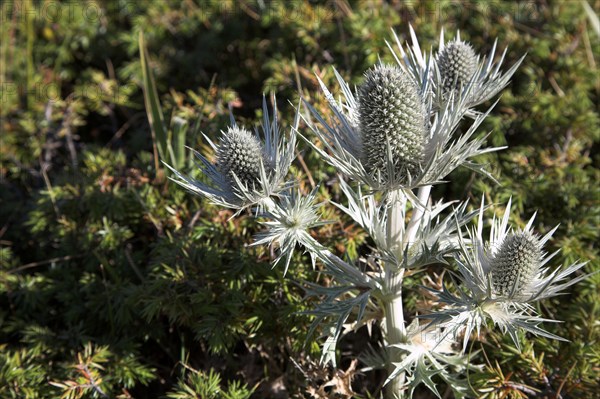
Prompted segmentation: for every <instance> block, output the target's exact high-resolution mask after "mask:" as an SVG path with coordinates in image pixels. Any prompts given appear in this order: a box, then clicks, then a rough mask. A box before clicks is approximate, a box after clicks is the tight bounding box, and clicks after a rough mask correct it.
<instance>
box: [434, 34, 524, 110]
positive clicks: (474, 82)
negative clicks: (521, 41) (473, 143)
mask: <svg viewBox="0 0 600 399" xmlns="http://www.w3.org/2000/svg"><path fill="white" fill-rule="evenodd" d="M496 46H497V40H496V41H494V45H493V46H492V49H491V51H490V52H489V54H488V55H487V56H486V57H483V59H482V60H481V62H480V57H479V56H478V55H477V54H476V52H475V50H473V47H472V46H471V45H470V44H469V43H468V42H465V41H462V40H461V38H460V32H457V34H456V38H455V39H454V40H451V41H449V42H445V41H444V31H443V30H442V32H441V34H440V44H439V49H438V53H437V57H436V73H435V74H433V77H434V80H433V87H434V95H435V97H436V103H437V104H438V106H440V107H441V106H443V104H444V102H445V101H456V99H457V98H460V97H465V105H466V106H467V107H468V108H473V107H475V106H477V105H479V104H481V103H483V102H485V101H488V100H490V99H491V98H492V97H494V96H495V95H496V94H498V93H499V92H500V91H501V90H502V89H504V88H505V87H506V85H508V83H509V81H510V78H511V76H512V75H513V74H514V73H515V72H516V70H517V68H518V67H519V65H520V64H521V62H522V61H523V59H524V58H525V56H523V57H521V58H520V59H519V60H518V61H517V62H515V64H514V65H512V66H511V67H510V69H509V70H508V71H506V73H502V72H500V67H501V66H502V63H503V62H504V57H505V55H506V51H507V49H505V50H504V52H503V53H502V55H501V57H500V60H499V61H498V62H497V63H496V62H494V58H495V56H496ZM467 114H468V115H474V113H472V112H468V113H467Z"/></svg>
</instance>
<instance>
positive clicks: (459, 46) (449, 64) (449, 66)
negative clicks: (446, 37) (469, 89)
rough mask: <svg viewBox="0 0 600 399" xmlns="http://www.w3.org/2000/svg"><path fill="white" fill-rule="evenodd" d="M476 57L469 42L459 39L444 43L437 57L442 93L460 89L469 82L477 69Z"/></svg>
mask: <svg viewBox="0 0 600 399" xmlns="http://www.w3.org/2000/svg"><path fill="white" fill-rule="evenodd" d="M478 58H479V57H477V54H475V50H473V47H471V45H470V44H469V43H466V42H463V41H460V40H453V41H451V42H448V43H446V45H445V46H444V49H443V50H441V51H440V52H439V55H438V59H437V64H438V68H439V71H440V75H441V83H442V84H441V86H442V90H443V94H444V95H446V94H447V93H450V92H452V91H453V90H460V89H461V88H462V87H465V86H467V85H468V84H469V83H470V82H471V80H472V79H473V75H474V74H475V71H476V70H477V64H478V61H479V60H478Z"/></svg>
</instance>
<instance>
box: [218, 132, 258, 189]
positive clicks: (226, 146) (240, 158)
mask: <svg viewBox="0 0 600 399" xmlns="http://www.w3.org/2000/svg"><path fill="white" fill-rule="evenodd" d="M263 158H264V156H263V149H262V146H261V144H260V142H259V141H258V138H257V137H256V136H255V135H253V134H252V133H250V132H249V131H248V130H246V129H244V128H240V127H238V126H234V127H229V128H228V129H227V132H223V135H222V136H221V140H220V143H219V146H218V147H217V168H218V169H219V170H220V171H221V173H222V174H223V175H225V176H227V178H228V179H229V183H230V184H233V185H235V177H237V178H238V179H239V181H240V182H241V183H242V184H243V185H244V186H246V187H252V186H254V185H255V184H256V183H257V182H258V180H259V178H260V163H261V161H262V159H263Z"/></svg>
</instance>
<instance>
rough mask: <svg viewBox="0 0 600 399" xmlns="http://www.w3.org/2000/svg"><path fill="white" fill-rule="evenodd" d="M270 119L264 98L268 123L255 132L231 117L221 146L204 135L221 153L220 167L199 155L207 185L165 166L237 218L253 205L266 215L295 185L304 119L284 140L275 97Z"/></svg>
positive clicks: (184, 184) (178, 179)
mask: <svg viewBox="0 0 600 399" xmlns="http://www.w3.org/2000/svg"><path fill="white" fill-rule="evenodd" d="M270 115H271V114H270V112H269V109H268V106H267V99H266V97H263V121H262V123H261V126H260V128H257V129H256V130H255V131H254V132H253V133H251V132H250V131H249V130H246V129H244V128H241V127H239V126H238V125H237V124H236V123H235V119H234V118H233V115H231V125H230V127H229V128H228V129H227V130H226V131H221V137H220V139H219V142H218V143H216V144H215V143H214V142H213V141H212V140H211V139H210V138H209V137H208V136H206V135H204V138H205V139H206V141H207V142H208V144H209V145H210V147H211V148H212V149H213V150H214V152H215V155H216V162H214V163H213V162H212V161H211V160H209V159H208V158H207V157H205V156H204V155H202V154H201V153H199V152H197V151H194V155H195V156H196V157H197V158H198V159H199V160H200V163H199V164H198V167H199V169H200V170H199V172H200V174H202V175H204V177H206V180H205V181H202V180H196V179H194V178H192V177H190V176H186V175H185V174H183V173H181V172H180V171H178V170H177V169H175V168H173V167H172V166H170V165H168V164H165V165H166V166H167V167H168V168H169V169H170V170H171V171H172V172H173V174H174V177H173V178H172V180H173V181H175V182H176V183H177V184H179V185H181V186H182V187H184V188H186V189H188V190H189V191H191V192H192V193H194V194H197V195H201V196H203V197H206V198H208V199H209V200H210V201H211V202H212V203H214V204H216V205H219V206H225V207H227V208H231V209H235V210H236V211H237V212H236V214H238V213H239V212H241V211H243V210H244V209H247V208H249V207H252V206H256V209H257V210H258V211H262V210H263V209H264V208H265V206H267V205H268V204H269V203H270V202H271V197H272V196H276V195H278V194H279V193H280V192H281V191H283V190H287V189H288V188H289V187H291V185H292V184H293V182H292V181H289V180H287V174H288V171H289V168H290V165H291V163H292V161H293V160H294V156H295V155H294V154H295V151H296V132H297V128H298V123H299V120H300V117H299V116H298V115H296V118H295V119H294V125H293V126H292V127H291V134H289V135H283V134H282V132H281V129H280V126H279V117H278V112H277V103H276V101H275V97H273V113H272V118H271V116H270Z"/></svg>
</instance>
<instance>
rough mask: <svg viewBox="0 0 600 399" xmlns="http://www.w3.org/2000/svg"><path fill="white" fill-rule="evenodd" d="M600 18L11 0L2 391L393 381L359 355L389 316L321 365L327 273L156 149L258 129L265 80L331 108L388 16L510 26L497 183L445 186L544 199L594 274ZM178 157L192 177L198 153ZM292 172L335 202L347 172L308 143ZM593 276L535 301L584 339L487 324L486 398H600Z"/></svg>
mask: <svg viewBox="0 0 600 399" xmlns="http://www.w3.org/2000/svg"><path fill="white" fill-rule="evenodd" d="M599 9H600V2H599V1H590V2H589V3H586V2H581V1H567V0H564V1H560V0H556V1H550V0H545V1H536V2H533V1H518V2H517V1H515V2H513V1H509V2H499V1H492V2H488V1H483V0H482V1H464V2H457V1H445V0H441V1H406V2H405V1H394V0H389V1H384V0H368V1H348V0H329V1H308V0H289V1H284V0H271V1H268V0H256V1H254V0H240V1H230V0H221V1H218V0H215V1H202V0H184V1H137V0H115V1H68V0H65V1H55V0H21V1H10V0H8V1H2V2H1V6H0V31H1V49H0V107H1V123H0V132H1V136H0V305H1V306H0V398H58V397H66V398H104V397H107V398H117V397H118V398H159V397H169V398H202V399H207V398H209V399H210V398H248V397H255V398H291V397H315V398H335V397H350V396H352V395H354V396H356V397H365V398H366V397H378V395H379V389H380V388H381V384H382V383H383V381H384V379H385V375H384V374H383V373H382V372H376V371H372V372H361V373H359V372H355V371H353V368H352V367H353V365H352V364H351V360H352V359H353V358H355V357H356V356H358V355H359V354H360V353H361V351H363V350H365V349H366V348H367V346H368V345H369V344H373V345H374V344H376V343H377V342H378V340H380V339H381V337H380V333H379V330H378V328H377V327H376V326H375V327H374V330H373V335H372V336H369V335H368V334H367V333H366V331H365V329H361V330H359V331H358V332H356V333H350V334H348V335H347V336H346V337H345V338H344V339H343V341H342V343H341V345H340V356H341V362H340V364H339V370H334V369H331V368H328V367H324V366H322V365H320V364H319V363H318V358H319V345H318V341H314V340H309V341H308V342H307V341H306V339H305V338H306V330H307V328H306V326H307V325H308V324H309V323H310V318H309V317H308V316H306V315H303V314H302V313H301V312H302V311H303V310H306V309H310V307H311V304H310V303H309V302H307V301H305V300H303V295H304V292H303V290H302V288H301V286H299V285H297V284H294V283H293V282H292V280H294V279H295V280H307V281H314V280H319V281H320V282H321V283H323V284H327V283H328V281H327V280H324V278H323V277H322V276H320V275H319V274H318V271H317V272H314V271H312V268H311V266H310V261H309V259H308V258H307V256H306V255H302V254H298V255H297V256H296V257H295V258H294V261H293V264H292V267H291V268H290V272H289V273H288V275H287V276H286V278H284V277H283V271H282V270H280V269H277V268H276V269H272V268H271V266H270V260H271V259H272V254H270V253H269V251H268V250H266V249H263V248H254V247H252V248H249V247H246V246H245V243H250V242H251V241H252V235H253V234H254V233H256V232H257V231H259V230H260V225H259V224H258V223H257V222H256V221H255V220H254V219H253V218H252V217H248V216H241V217H239V218H236V219H232V220H230V219H229V217H230V216H231V212H230V211H227V210H222V209H218V208H216V207H214V206H211V205H210V204H208V203H207V202H206V201H204V200H202V199H199V198H195V197H193V196H192V195H190V194H188V193H186V192H184V191H183V190H182V189H180V188H178V187H176V186H175V185H174V184H173V183H171V182H169V181H168V180H167V178H166V177H167V176H168V174H167V172H166V171H165V170H164V167H163V166H162V165H161V164H160V162H159V160H158V159H157V156H156V155H157V151H158V149H159V147H160V146H161V142H160V140H163V143H162V144H164V143H165V142H168V143H169V145H171V144H172V145H173V146H174V147H175V148H176V149H181V148H182V145H183V144H186V145H189V146H191V147H193V148H195V149H198V150H201V151H206V150H207V146H206V144H205V143H204V142H203V140H202V135H201V133H200V132H203V133H205V134H207V135H208V136H209V137H212V138H214V137H216V135H218V133H219V131H220V129H224V128H225V127H226V126H227V123H228V120H229V111H228V107H231V108H232V110H233V113H234V115H235V116H236V118H237V120H238V121H239V123H242V124H244V125H245V126H247V127H252V126H255V125H256V124H257V123H259V120H260V119H259V118H260V117H261V113H260V111H259V109H260V107H261V101H262V95H263V93H266V94H269V93H271V92H274V93H276V94H277V102H278V107H279V109H280V111H281V118H282V119H283V121H284V122H285V123H287V126H289V123H291V121H292V120H293V117H294V112H295V111H294V107H293V105H291V104H297V103H298V100H299V93H301V94H302V95H303V96H304V97H306V98H308V99H310V101H312V103H314V104H315V106H316V108H318V109H320V110H321V111H323V112H324V113H327V108H326V103H325V100H324V98H323V96H322V95H321V94H320V92H319V89H318V84H317V80H316V78H315V75H318V76H320V77H321V78H322V79H323V80H324V81H325V83H326V84H328V85H329V86H330V87H334V88H335V87H336V86H335V84H334V81H335V78H334V76H333V72H332V68H331V66H335V67H336V68H337V69H338V70H339V71H340V73H341V74H342V75H343V76H344V77H345V78H346V79H348V80H349V81H351V82H352V83H355V84H358V83H359V82H360V81H361V78H362V74H363V72H364V71H365V70H366V69H368V68H369V67H370V66H372V65H373V64H374V63H376V62H377V61H378V59H379V58H381V59H382V60H384V61H386V62H392V61H393V58H392V57H391V56H390V54H389V52H388V50H387V49H386V44H385V40H389V39H390V38H391V29H394V30H395V31H396V32H397V33H398V35H399V36H400V38H401V39H402V40H404V39H406V38H407V34H408V29H409V28H408V27H409V24H412V26H413V27H414V28H415V30H416V31H417V34H418V35H419V39H420V41H421V44H422V45H423V47H424V48H427V49H428V48H430V46H436V45H437V38H438V36H439V32H440V30H441V29H442V28H444V29H445V31H446V32H447V36H453V35H454V32H455V31H456V30H457V29H460V32H461V37H463V38H464V39H466V40H469V41H470V42H471V43H472V44H473V46H474V48H475V49H476V50H477V51H478V52H479V53H481V54H483V53H487V52H488V51H489V50H490V49H491V46H492V45H493V41H494V39H495V38H498V43H499V46H500V48H501V49H503V48H504V47H505V46H508V48H509V50H508V53H507V56H506V57H507V59H506V64H505V65H511V64H512V63H513V62H515V61H516V60H517V59H518V58H519V57H521V56H522V55H523V54H524V53H527V54H528V55H527V57H526V59H525V61H524V63H523V65H522V66H521V67H520V69H519V70H518V71H517V73H516V74H515V75H514V77H513V79H512V83H511V84H510V85H509V87H508V88H507V89H506V90H505V91H504V92H503V95H502V97H501V100H500V102H499V104H498V105H497V106H496V108H495V109H494V111H493V112H492V116H490V117H489V118H488V119H487V120H486V122H485V123H484V125H483V126H482V127H481V128H480V134H485V133H486V132H489V131H492V134H491V136H490V139H489V142H490V143H489V144H490V145H496V146H497V145H507V146H508V147H509V148H508V149H507V150H504V151H501V152H499V153H494V154H489V155H486V157H485V158H483V159H480V161H481V162H486V163H489V164H490V169H491V170H493V171H494V173H495V174H496V175H497V176H498V178H499V180H500V182H501V184H500V185H495V184H493V183H492V182H491V181H489V180H486V179H483V178H482V177H480V176H478V175H474V174H473V173H471V172H470V171H468V170H464V169H462V170H458V171H456V172H455V173H453V174H452V175H451V176H450V181H451V182H450V183H448V184H446V185H443V186H439V187H436V188H435V190H434V194H433V195H434V198H437V199H441V198H444V199H446V200H454V199H457V200H464V199H469V200H470V201H471V202H470V203H471V206H473V207H476V206H478V204H479V203H480V200H481V198H482V196H485V197H486V202H488V203H489V202H492V203H497V204H504V203H506V201H507V200H508V198H509V197H511V196H512V198H513V202H514V203H515V206H516V212H514V213H513V216H514V220H513V222H514V223H516V224H521V225H522V224H524V221H526V220H527V219H528V218H529V217H530V216H531V215H532V214H533V212H535V211H537V212H538V216H537V218H536V228H537V230H538V232H540V233H545V232H547V231H549V230H550V229H551V228H553V227H554V226H555V225H556V224H559V223H560V227H559V229H558V231H557V232H556V233H555V235H554V237H555V238H554V240H553V241H551V242H550V243H549V245H548V247H547V248H546V249H547V250H548V251H551V252H553V251H554V250H556V249H559V248H560V249H561V252H560V254H559V255H558V256H557V257H556V258H555V261H554V264H555V265H557V266H558V265H560V264H561V263H563V262H573V261H575V260H577V259H582V260H589V261H590V263H589V264H588V265H587V266H586V268H585V270H586V272H593V271H598V270H600V264H599V257H598V251H599V249H598V244H597V241H598V238H599V221H600V201H599V196H600V191H599V188H598V186H599V184H598V183H599V180H600V179H599V177H600V172H599V167H600V154H599V151H598V149H599V142H600V118H599V112H598V103H599V94H600V80H599V77H598V69H597V65H598V63H599V62H600V51H599V46H600V37H599V31H598V29H599V28H598V25H597V23H598V21H597V15H598V10H599ZM594 10H595V12H594ZM140 33H143V35H144V39H145V43H146V46H147V49H148V53H147V54H148V59H147V62H148V67H149V69H151V70H152V71H153V73H154V76H155V79H156V92H157V94H158V97H157V99H159V100H160V102H161V104H162V111H163V114H164V124H165V126H167V127H170V129H166V130H165V132H164V133H165V136H164V137H162V138H161V137H158V138H157V137H156V135H154V136H153V135H152V134H151V129H150V125H149V122H148V117H147V113H146V109H145V104H144V95H143V90H142V86H143V84H144V74H143V73H142V64H141V62H140V48H139V39H140ZM146 82H147V81H146ZM488 105H490V104H488ZM157 141H158V142H157ZM176 158H177V162H178V163H179V165H180V167H181V168H182V169H183V170H185V171H189V172H190V173H192V174H194V173H195V172H194V166H193V162H192V159H191V157H190V155H189V154H188V153H187V152H177V156H176ZM292 173H293V174H294V175H295V176H296V177H297V179H298V180H299V182H300V186H301V187H302V188H303V189H306V190H308V189H310V188H311V186H313V185H314V184H315V183H319V182H322V183H323V184H322V185H321V188H320V191H319V196H320V197H321V199H324V200H326V199H329V198H335V199H337V198H339V190H338V187H337V185H336V183H335V179H334V177H335V171H334V170H332V169H331V168H329V167H326V166H325V165H324V164H323V162H322V161H321V160H320V159H319V158H318V157H317V156H316V155H315V154H314V153H312V152H311V151H309V150H307V148H306V146H305V145H304V144H302V143H301V146H300V152H299V159H298V161H296V163H295V166H294V169H293V170H292ZM340 200H341V199H340ZM495 209H496V210H497V211H498V212H500V211H502V206H501V205H499V206H497V207H496V208H495ZM323 218H324V219H331V220H334V221H335V223H334V224H331V225H328V226H326V227H323V228H322V229H321V230H320V231H318V234H319V237H320V238H321V239H323V240H324V241H325V243H326V244H328V245H330V246H331V247H332V248H334V249H335V251H336V252H337V253H339V254H346V255H347V256H349V257H352V258H354V257H357V256H360V255H361V254H363V253H366V252H367V251H368V244H369V241H368V239H367V238H366V237H365V234H364V233H363V232H362V231H360V230H359V229H358V227H356V226H354V225H353V224H352V223H351V222H350V221H349V220H348V219H347V218H345V217H344V216H343V215H341V214H339V212H338V211H337V210H335V209H333V207H330V206H325V207H324V208H323ZM441 270H442V267H441V266H440V267H432V268H431V270H429V272H430V273H429V275H433V274H432V273H440V272H441ZM426 275H427V274H426ZM423 277H424V275H418V276H415V278H413V279H410V280H409V281H408V284H409V285H408V287H407V291H406V292H407V293H408V295H407V309H408V310H409V311H410V312H412V313H414V312H415V310H416V309H418V307H419V306H420V305H422V304H423V303H425V302H426V301H427V300H428V299H427V298H426V297H425V296H424V294H423V292H422V291H421V290H420V289H419V285H420V284H422V283H423V280H422V278H423ZM599 282H600V277H598V275H596V276H594V277H592V278H589V279H587V280H585V281H584V282H582V283H580V284H578V285H577V286H576V287H574V288H573V289H572V290H571V292H570V293H569V294H568V295H566V296H563V297H559V298H556V299H553V300H551V301H546V302H544V303H543V304H541V305H539V306H540V309H539V310H540V311H541V313H542V314H544V315H548V316H550V317H551V318H555V319H557V320H563V321H564V323H561V324H554V325H550V326H549V329H550V331H551V332H553V333H556V334H558V335H561V336H563V337H566V338H568V339H569V340H570V342H556V341H553V342H551V341H548V340H546V339H539V338H536V339H533V338H532V337H523V339H524V340H525V342H526V344H525V345H524V348H523V351H522V352H521V353H519V352H518V351H516V350H515V349H514V348H513V345H512V344H511V342H510V340H509V339H506V337H503V336H502V334H501V333H499V332H491V333H486V334H485V335H484V336H483V337H482V339H481V341H480V342H477V343H476V344H475V345H474V347H473V354H474V355H473V356H474V361H475V362H478V363H480V364H484V365H485V367H483V368H481V369H480V370H473V372H472V374H471V375H470V379H471V382H472V385H473V386H474V387H475V388H477V389H483V388H487V389H488V390H487V391H486V392H485V393H482V397H484V396H485V397H490V398H500V397H510V398H520V397H540V398H542V397H544V398H554V397H562V398H593V397H600V396H598V395H599V394H598V384H600V378H599V377H598V376H599V375H600V343H599V339H600V292H599V284H598V283H599ZM476 350H479V352H478V353H477V354H475V351H476ZM357 367H358V368H359V369H360V364H359V365H358V366H357ZM351 378H352V384H351V385H350V384H349V381H350V379H351ZM350 388H351V389H352V390H353V392H355V393H354V394H351V393H350V391H349V389H350ZM440 391H441V392H444V388H443V386H442V389H441V390H440ZM526 392H528V393H526ZM416 397H419V398H429V397H431V394H430V393H427V392H418V393H417V394H416Z"/></svg>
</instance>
